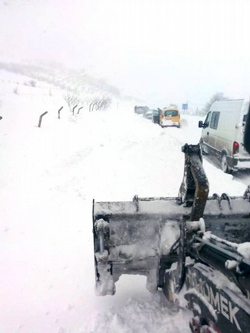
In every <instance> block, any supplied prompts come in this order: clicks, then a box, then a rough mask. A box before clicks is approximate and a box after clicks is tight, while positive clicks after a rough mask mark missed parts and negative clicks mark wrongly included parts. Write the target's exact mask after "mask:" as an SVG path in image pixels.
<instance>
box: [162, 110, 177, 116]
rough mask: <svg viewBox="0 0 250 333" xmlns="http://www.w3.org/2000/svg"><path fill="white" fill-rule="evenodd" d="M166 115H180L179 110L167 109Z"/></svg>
mask: <svg viewBox="0 0 250 333" xmlns="http://www.w3.org/2000/svg"><path fill="white" fill-rule="evenodd" d="M164 115H165V117H168V116H172V117H177V116H178V111H176V110H167V111H165V112H164Z"/></svg>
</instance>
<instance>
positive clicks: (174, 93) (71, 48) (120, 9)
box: [0, 0, 250, 107]
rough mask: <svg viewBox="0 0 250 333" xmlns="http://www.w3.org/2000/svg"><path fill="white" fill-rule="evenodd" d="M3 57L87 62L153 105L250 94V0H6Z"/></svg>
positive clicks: (0, 4)
mask: <svg viewBox="0 0 250 333" xmlns="http://www.w3.org/2000/svg"><path fill="white" fill-rule="evenodd" d="M0 59H1V60H5V61H13V60H50V61H57V62H60V63H63V64H65V65H67V66H70V67H72V66H74V67H77V68H84V69H85V70H86V71H87V72H89V73H92V74H95V76H98V77H104V78H105V79H107V81H108V82H109V83H111V84H114V85H116V86H117V87H118V88H120V89H121V90H122V91H123V92H124V93H125V94H129V95H133V96H136V97H139V98H142V99H144V100H145V101H146V102H147V104H148V105H150V106H152V107H156V106H159V107H162V106H164V105H166V104H167V103H178V104H180V103H182V102H186V101H189V102H190V105H191V106H193V107H196V105H194V104H197V105H198V106H202V104H204V103H206V101H207V100H208V99H209V98H210V97H211V95H212V94H213V93H215V92H216V91H222V92H224V93H225V94H226V95H228V96H229V97H232V98H241V97H249V95H250V90H249V87H250V0H236V1H235V0H225V1H224V0H216V1H214V0H0ZM191 103H194V104H193V105H192V104H191Z"/></svg>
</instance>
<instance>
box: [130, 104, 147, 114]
mask: <svg viewBox="0 0 250 333" xmlns="http://www.w3.org/2000/svg"><path fill="white" fill-rule="evenodd" d="M134 111H135V113H137V114H143V115H144V116H146V113H147V112H148V111H149V107H147V106H137V105H136V106H135V107H134Z"/></svg>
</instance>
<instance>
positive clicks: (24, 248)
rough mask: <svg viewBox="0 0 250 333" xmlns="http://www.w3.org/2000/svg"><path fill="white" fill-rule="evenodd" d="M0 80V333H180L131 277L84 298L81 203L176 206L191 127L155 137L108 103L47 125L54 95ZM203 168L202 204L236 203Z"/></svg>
mask: <svg viewBox="0 0 250 333" xmlns="http://www.w3.org/2000/svg"><path fill="white" fill-rule="evenodd" d="M1 74H3V75H4V76H5V80H4V82H3V81H1V80H0V103H1V104H0V105H1V106H0V116H2V117H3V119H2V120H0V154H1V164H0V202H1V224H0V225H1V228H0V244H1V251H0V267H1V274H0V286H1V287H0V298H1V302H0V332H1V333H16V332H18V333H19V332H20V333H85V332H87V333H90V332H93V333H94V332H95V333H97V332H98V333H99V332H100V333H108V332H109V333H111V332H116V333H118V332H121V333H125V332H126V333H132V332H136V333H140V332H150V333H151V332H154V333H157V332H161V333H163V332H168V333H178V332H181V333H185V332H189V328H188V320H189V318H190V314H189V313H188V312H184V311H180V312H176V311H175V310H174V309H169V308H168V307H167V304H166V300H165V298H164V297H163V296H162V294H161V293H160V292H159V293H157V294H156V295H151V294H150V293H149V292H148V291H147V290H146V288H145V283H146V280H145V279H144V278H143V277H132V276H125V277H124V276H123V277H122V278H121V279H120V281H119V282H118V283H117V294H116V295H115V296H106V297H96V296H95V293H94V280H95V277H94V264H93V263H94V259H93V237H92V219H91V218H92V217H91V209H92V199H93V198H95V199H96V200H107V201H108V200H131V199H132V197H133V196H134V195H135V194H138V195H139V196H176V195H177V194H178V189H179V186H180V184H181V181H182V177H183V166H184V154H183V153H182V152H181V146H182V145H183V144H185V143H187V142H188V143H198V141H199V137H200V129H199V128H198V126H197V123H198V120H199V118H197V117H192V116H183V117H182V127H181V129H177V128H165V129H162V128H160V127H159V126H158V125H155V124H153V123H152V122H151V121H149V120H146V119H144V118H142V117H141V116H139V115H135V114H134V113H133V106H134V105H132V104H129V103H125V102H122V101H120V102H119V104H117V103H114V104H113V106H112V108H110V109H109V110H108V111H105V112H103V111H99V112H92V113H89V112H88V108H87V107H86V108H84V109H83V110H82V112H81V113H80V115H79V116H78V117H72V116H70V114H69V112H68V111H67V110H66V107H65V108H64V109H63V111H62V119H60V120H58V119H57V110H58V109H59V108H60V106H61V105H62V96H61V92H60V91H57V90H55V91H52V93H51V91H50V87H49V86H46V84H45V83H41V84H39V85H38V87H35V88H34V87H28V86H24V85H20V86H19V87H18V91H17V92H15V91H14V89H15V87H16V85H15V84H13V80H19V81H20V80H24V78H23V77H21V76H18V75H14V74H13V77H11V74H6V73H5V72H4V73H3V72H2V73H1ZM7 76H8V77H9V80H10V81H11V82H12V83H11V82H8V84H7V83H6V78H7ZM39 86H41V87H40V88H39ZM52 90H53V89H52ZM49 91H50V93H49ZM44 111H49V114H48V115H46V116H45V118H44V120H43V123H42V127H41V128H38V127H37V124H38V117H39V115H40V114H41V113H43V112H44ZM204 167H205V171H206V173H207V176H208V179H209V182H210V194H212V193H214V192H217V193H219V194H220V193H222V192H227V193H228V194H229V195H242V194H243V192H244V190H245V187H246V185H245V184H243V183H241V182H239V181H238V180H237V179H235V178H233V177H232V176H231V175H226V174H223V173H222V171H221V170H219V169H218V168H216V167H215V166H214V165H212V164H210V163H209V162H207V161H206V160H205V161H204ZM244 181H245V182H248V178H245V179H244Z"/></svg>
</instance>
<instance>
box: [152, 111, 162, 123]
mask: <svg viewBox="0 0 250 333" xmlns="http://www.w3.org/2000/svg"><path fill="white" fill-rule="evenodd" d="M160 114H161V110H160V109H157V110H156V109H155V110H153V116H152V121H153V123H155V124H159V123H160Z"/></svg>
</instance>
